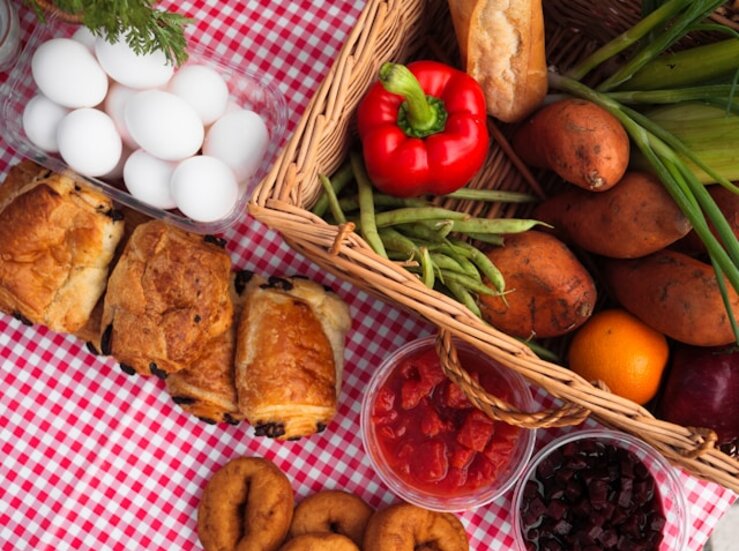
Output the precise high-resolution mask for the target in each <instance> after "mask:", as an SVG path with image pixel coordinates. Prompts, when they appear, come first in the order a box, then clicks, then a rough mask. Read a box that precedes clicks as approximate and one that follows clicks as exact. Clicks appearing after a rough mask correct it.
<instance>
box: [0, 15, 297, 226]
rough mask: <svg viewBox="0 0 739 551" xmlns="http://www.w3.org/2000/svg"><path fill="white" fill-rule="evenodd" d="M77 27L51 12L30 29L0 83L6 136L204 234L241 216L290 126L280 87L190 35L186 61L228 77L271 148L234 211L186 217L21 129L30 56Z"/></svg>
mask: <svg viewBox="0 0 739 551" xmlns="http://www.w3.org/2000/svg"><path fill="white" fill-rule="evenodd" d="M78 28H79V26H78V25H73V24H69V23H65V22H63V21H60V20H59V19H57V18H55V17H53V16H51V17H50V16H47V21H46V23H39V24H38V25H37V27H36V29H35V30H34V32H33V33H32V34H31V36H30V37H29V39H28V42H27V43H26V46H25V48H24V49H23V51H22V52H21V54H20V56H19V58H18V61H17V63H16V64H15V66H14V67H13V70H12V71H11V73H10V74H9V76H8V80H7V81H6V83H5V84H4V85H3V86H2V87H0V115H1V116H2V119H3V121H4V128H3V138H4V139H5V141H6V142H7V143H8V145H10V146H11V147H12V148H13V149H15V151H17V152H18V153H19V154H21V155H23V156H25V157H28V158H30V159H31V160H33V161H35V162H36V163H38V164H40V165H42V166H44V167H46V168H48V169H50V170H53V171H55V172H59V173H72V174H74V176H75V178H80V179H82V180H84V181H86V182H88V183H89V184H91V185H92V186H93V187H95V188H97V189H99V190H101V191H102V192H103V193H104V194H106V195H107V196H109V197H110V198H111V199H113V200H114V201H115V202H117V203H119V204H122V205H126V206H128V207H131V208H133V209H136V210H138V211H139V212H142V213H144V214H146V215H148V216H150V217H152V218H156V219H162V220H166V221H167V222H170V223H172V224H174V225H176V226H179V227H180V228H182V229H184V230H186V231H191V232H194V233H200V234H214V233H219V232H221V231H223V230H225V229H226V228H228V227H229V226H231V225H232V224H234V223H235V222H236V220H238V219H239V218H240V217H241V215H242V214H244V212H245V210H246V204H247V203H248V201H249V198H250V196H251V194H252V192H253V191H254V189H255V188H256V186H257V184H258V183H259V182H260V181H261V180H262V179H263V178H264V176H266V174H267V173H268V172H269V170H270V168H271V167H272V165H273V164H274V162H275V160H276V158H277V155H278V154H279V151H280V148H281V146H282V143H283V140H284V138H285V132H286V126H287V104H286V102H285V98H284V97H283V96H282V95H281V94H280V93H279V92H278V91H277V88H276V87H275V86H274V85H273V84H272V83H271V82H269V81H267V80H266V79H265V78H263V77H262V76H260V75H257V74H256V73H252V72H250V71H249V70H247V69H244V68H243V67H241V66H237V65H236V62H235V60H233V59H232V58H231V57H229V56H228V54H227V53H218V52H217V51H216V50H214V49H212V48H209V47H206V46H203V45H202V44H198V43H196V42H194V41H192V40H189V44H188V53H189V59H188V61H187V64H191V63H198V64H202V65H206V66H208V67H210V68H212V69H215V70H216V71H217V72H218V73H219V74H220V75H221V76H222V77H223V78H224V80H225V81H226V84H227V85H228V88H229V93H230V97H231V100H232V101H234V102H235V103H236V104H238V105H239V106H240V107H241V108H243V109H250V110H252V111H254V112H256V113H258V114H259V115H260V116H261V117H262V119H263V120H264V122H265V123H266V126H267V129H268V131H269V144H268V147H267V151H266V153H265V155H264V157H263V159H262V162H261V164H260V166H259V168H258V170H257V171H256V173H255V174H254V175H253V176H252V177H251V178H250V179H249V181H248V182H242V183H241V185H240V195H239V198H238V200H237V202H236V204H235V205H234V207H233V209H232V210H231V212H230V213H229V214H228V215H227V216H225V217H224V218H221V219H219V220H216V221H213V222H199V221H196V220H193V219H190V218H188V217H187V216H185V215H184V214H182V213H181V212H180V211H178V210H176V209H173V210H164V209H159V208H155V207H152V206H150V205H148V204H147V203H144V202H142V201H140V200H138V199H137V198H135V197H133V196H132V195H131V194H130V193H129V192H128V191H127V190H126V188H125V186H124V185H123V182H122V181H120V180H118V181H111V180H104V179H101V178H91V177H86V176H80V175H77V174H75V173H74V172H73V171H72V170H71V169H70V168H69V167H68V166H67V164H66V163H64V161H63V160H62V158H61V157H60V156H59V155H58V154H54V153H47V152H45V151H43V150H42V149H40V148H38V147H37V146H35V145H34V144H33V143H31V142H30V140H28V138H27V137H26V135H25V132H24V131H23V126H22V116H23V110H24V108H25V106H26V104H27V103H28V101H29V100H30V99H31V98H32V97H33V96H35V95H36V93H37V92H38V90H37V87H36V84H35V83H34V81H33V77H32V75H31V59H32V57H33V54H34V52H35V51H36V48H37V47H38V46H39V45H40V44H41V43H43V42H45V41H46V40H49V39H51V38H57V37H71V36H72V34H74V32H75V31H76V30H77V29H78Z"/></svg>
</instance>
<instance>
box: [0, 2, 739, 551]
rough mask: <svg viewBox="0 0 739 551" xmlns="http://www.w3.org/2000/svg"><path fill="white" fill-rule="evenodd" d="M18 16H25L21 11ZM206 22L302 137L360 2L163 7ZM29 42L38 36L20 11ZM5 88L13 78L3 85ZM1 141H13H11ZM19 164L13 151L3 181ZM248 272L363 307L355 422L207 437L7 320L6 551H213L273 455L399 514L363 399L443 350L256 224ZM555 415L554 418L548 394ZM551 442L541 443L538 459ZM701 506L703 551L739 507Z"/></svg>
mask: <svg viewBox="0 0 739 551" xmlns="http://www.w3.org/2000/svg"><path fill="white" fill-rule="evenodd" d="M17 2H18V3H19V4H20V0H17ZM165 4H172V5H176V8H177V9H178V10H179V11H180V12H184V13H186V14H188V15H189V16H191V17H193V18H194V20H195V22H196V23H195V26H194V28H193V29H192V31H193V37H194V39H195V40H198V41H200V42H204V43H207V44H209V45H211V46H213V47H215V48H216V49H217V50H218V51H221V52H229V53H230V54H231V55H233V57H234V59H235V60H236V62H237V64H239V65H243V66H245V67H248V68H250V69H252V70H256V71H258V72H261V73H264V74H266V75H268V76H269V78H270V79H271V80H272V81H273V82H275V83H276V84H277V85H278V86H279V89H280V90H281V91H282V92H283V93H284V94H285V96H286V98H287V102H288V105H289V110H290V121H289V123H290V124H289V130H290V131H292V130H293V129H294V128H295V126H296V124H297V123H298V121H299V119H300V117H301V115H302V113H303V111H304V110H305V108H306V106H307V104H308V101H309V99H310V97H311V96H312V94H313V93H314V92H315V91H316V89H317V88H318V86H319V84H320V82H321V81H322V79H323V78H324V76H325V75H326V73H327V72H328V69H329V67H330V64H331V62H332V60H333V59H334V58H335V57H336V55H337V53H338V51H339V49H340V48H341V45H342V43H343V41H344V39H345V37H346V36H347V34H348V33H349V32H350V30H351V29H352V27H353V25H354V23H355V21H356V19H357V17H358V15H359V13H360V10H361V7H362V6H363V4H364V2H359V1H357V0H299V1H297V0H293V1H287V0H286V1H283V2H278V1H276V0H248V1H238V0H227V1H221V0H209V1H207V2H192V1H185V0H183V1H180V2H177V3H175V2H165ZM19 10H20V13H21V21H22V27H23V34H24V37H25V36H27V35H28V33H29V32H30V31H31V30H32V29H33V27H34V26H35V25H36V22H35V18H34V16H33V14H32V13H31V12H30V11H29V10H28V9H26V8H19ZM5 78H6V75H4V74H0V83H1V82H2V81H4V80H5ZM0 128H2V125H0ZM17 160H18V157H17V155H16V154H15V153H14V152H13V151H12V150H10V149H9V148H8V146H7V145H6V144H5V143H4V142H2V140H0V174H1V175H3V176H4V174H5V173H6V171H7V168H8V166H9V165H10V164H12V163H15V162H16V161H17ZM225 237H226V238H228V243H229V245H228V247H229V250H230V252H231V253H232V257H233V260H234V263H235V264H236V265H237V266H240V267H243V268H247V269H251V270H255V271H257V272H260V273H265V274H272V273H287V274H292V273H302V274H305V275H308V276H310V277H312V278H314V279H317V280H319V281H321V282H323V283H326V284H329V285H331V286H332V287H334V288H335V289H336V290H337V291H338V293H339V294H340V295H341V296H342V297H343V298H344V299H345V300H346V301H347V302H348V303H349V304H350V306H351V313H352V317H353V319H354V327H353V330H352V332H351V333H350V335H349V341H348V346H347V351H346V361H347V366H346V375H345V383H344V387H343V393H342V396H341V406H340V409H339V413H338V415H337V417H336V419H335V421H334V422H333V423H332V424H331V425H330V427H329V430H327V431H326V432H324V433H323V434H321V435H318V436H315V437H312V438H310V439H304V440H302V441H298V442H292V443H290V442H288V443H278V442H274V441H271V440H268V439H265V438H255V437H254V434H253V429H252V428H250V427H248V426H247V425H246V424H242V425H241V426H237V427H233V426H228V425H218V426H209V425H205V424H203V423H201V422H198V421H197V420H195V419H194V418H192V417H190V416H188V415H187V414H185V413H183V412H182V411H181V410H180V409H179V407H178V406H176V405H175V404H174V403H173V402H172V401H171V400H170V399H169V397H168V394H167V393H166V392H165V390H164V387H163V383H162V382H161V381H160V380H158V379H156V378H149V379H143V378H140V377H128V376H126V375H124V374H123V373H122V372H121V371H120V370H119V369H118V367H117V366H116V363H115V362H114V361H113V360H110V359H108V360H103V359H99V358H97V357H95V356H92V355H90V354H89V353H88V352H87V350H86V348H85V347H84V345H83V343H81V342H79V341H77V340H75V339H74V338H72V337H68V336H65V335H60V334H56V333H53V332H51V331H49V330H47V329H46V328H44V327H33V328H28V327H25V326H23V325H22V324H21V323H20V322H18V321H16V320H14V319H13V318H11V317H8V316H2V315H0V389H1V390H0V459H1V460H0V548H1V549H2V550H4V551H10V550H23V551H28V550H50V551H51V550H54V551H59V550H67V549H89V550H103V549H132V550H133V549H135V550H142V549H145V550H156V549H167V550H172V549H183V550H184V549H200V544H199V541H198V538H197V534H196V531H195V528H196V509H197V505H198V501H199V499H200V495H201V492H202V490H203V487H204V485H205V483H206V482H207V480H208V479H209V478H210V477H211V475H212V474H213V472H214V471H215V470H216V469H217V468H218V467H219V466H221V465H223V464H224V463H226V462H227V461H228V460H230V459H231V458H234V457H237V456H244V455H262V456H266V457H268V458H270V459H271V460H273V461H274V462H275V463H276V464H277V465H278V466H279V467H280V468H282V469H283V470H284V471H285V472H286V474H287V475H288V477H289V479H290V480H291V481H292V484H293V488H294V490H295V492H296V496H297V498H298V499H300V498H302V497H304V496H306V495H308V494H310V493H313V492H316V491H318V490H321V489H324V488H343V489H346V490H349V491H353V492H356V493H357V494H359V495H360V496H362V497H363V498H365V499H366V500H367V501H368V502H369V503H370V504H371V505H373V506H374V507H378V506H381V505H383V504H388V503H391V502H393V501H396V498H395V497H394V496H393V494H391V492H390V491H389V490H388V489H387V488H386V487H385V486H384V485H383V484H382V483H381V482H380V481H379V479H378V478H377V476H375V474H374V473H373V471H372V469H371V467H370V464H369V461H368V459H367V457H366V455H365V453H364V451H363V449H362V443H361V441H360V437H359V406H360V401H361V397H362V389H363V388H365V386H366V385H367V383H368V382H369V378H370V374H371V373H372V370H373V368H374V367H375V366H377V365H378V364H379V363H380V362H381V360H382V359H383V358H384V357H385V356H386V355H387V354H388V353H390V352H391V351H393V350H395V349H396V348H397V347H398V346H400V345H401V344H403V343H405V342H407V341H409V340H411V339H413V338H415V337H418V336H420V335H426V334H429V333H430V331H431V328H430V327H429V326H428V325H427V324H425V323H424V322H423V321H421V320H420V319H418V318H415V317H413V316H412V315H410V314H408V313H406V312H404V311H401V310H400V309H398V308H395V307H393V306H392V305H390V304H386V303H383V302H380V301H378V300H376V299H374V298H372V297H370V296H368V295H367V294H366V293H364V292H362V291H359V290H358V289H356V288H354V287H353V286H351V285H349V284H347V283H345V282H341V281H338V280H336V279H335V278H334V277H332V276H330V275H327V274H325V273H322V272H321V270H320V268H318V267H317V266H316V265H315V264H313V263H311V262H310V261H309V260H307V259H305V258H304V257H302V256H300V255H298V254H296V253H295V252H293V251H292V250H290V249H289V248H288V247H287V246H286V245H285V244H284V243H283V242H282V240H281V239H280V238H279V236H278V235H276V234H275V233H274V232H272V231H270V230H267V229H266V228H265V227H264V226H262V225H261V224H259V223H257V222H255V221H254V220H252V219H249V218H248V217H247V216H246V215H244V217H243V219H242V220H241V221H240V223H238V224H237V226H236V227H235V228H233V229H232V230H230V231H229V232H227V234H226V235H225ZM536 398H537V401H539V402H540V403H541V404H542V406H546V405H549V404H550V401H549V399H548V397H546V396H544V394H543V393H541V392H538V393H537V394H536ZM552 436H553V434H552V433H546V432H544V431H539V437H538V443H539V445H541V444H543V443H545V442H547V441H549V440H550V439H551V438H552ZM680 477H681V480H682V482H683V486H684V488H685V490H686V492H687V495H688V500H689V502H690V505H691V506H690V513H691V523H692V526H691V527H690V534H691V539H690V544H689V546H688V548H687V549H688V550H691V551H698V550H700V549H702V546H703V544H704V543H705V542H706V540H707V538H708V537H709V535H710V533H711V531H712V530H713V528H714V527H715V525H716V523H717V521H718V520H719V519H720V518H721V516H722V515H723V514H724V513H725V512H726V510H727V509H728V507H729V505H730V504H731V502H732V501H733V500H734V499H735V498H736V496H735V495H734V494H733V493H731V492H730V491H728V490H725V489H723V488H722V487H720V486H717V485H715V484H710V483H706V482H702V481H699V480H697V479H695V478H693V477H691V476H689V475H687V474H685V473H683V472H681V473H680ZM510 509H511V495H510V493H509V494H508V495H507V496H505V497H503V498H501V499H498V500H497V501H495V502H494V503H492V504H490V505H488V506H485V507H482V508H480V509H478V510H475V511H470V512H467V513H464V514H461V515H460V516H461V518H462V521H463V523H464V525H465V527H466V528H467V532H468V534H469V537H470V542H471V549H473V550H483V549H502V550H506V549H513V538H512V517H511V513H510Z"/></svg>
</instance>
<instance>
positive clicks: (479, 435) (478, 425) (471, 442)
mask: <svg viewBox="0 0 739 551" xmlns="http://www.w3.org/2000/svg"><path fill="white" fill-rule="evenodd" d="M494 433H495V425H494V423H493V420H492V419H490V418H489V417H488V416H487V415H485V414H484V413H483V412H481V411H480V410H479V409H475V410H472V411H470V412H469V413H468V414H467V417H465V419H464V423H462V426H461V427H460V429H459V432H458V433H457V442H459V443H460V444H462V445H463V446H466V447H468V448H470V449H471V450H475V451H477V452H481V451H483V450H484V449H485V446H487V443H488V441H489V440H490V438H492V436H493V434H494Z"/></svg>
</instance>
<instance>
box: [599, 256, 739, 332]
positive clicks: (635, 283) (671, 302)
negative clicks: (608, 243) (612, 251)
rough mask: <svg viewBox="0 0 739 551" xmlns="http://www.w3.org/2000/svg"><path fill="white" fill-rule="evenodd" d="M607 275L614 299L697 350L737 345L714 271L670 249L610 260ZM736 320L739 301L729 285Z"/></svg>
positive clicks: (640, 317)
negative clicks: (626, 258) (697, 348)
mask: <svg viewBox="0 0 739 551" xmlns="http://www.w3.org/2000/svg"><path fill="white" fill-rule="evenodd" d="M603 275H604V278H605V282H606V285H607V287H608V290H609V292H610V293H611V294H612V296H613V298H614V299H615V300H617V301H618V302H619V303H621V305H622V306H623V307H624V308H625V309H626V310H628V311H629V312H631V313H632V314H634V315H635V316H636V317H638V318H639V319H641V320H642V321H643V322H644V323H646V324H647V325H649V326H651V327H653V328H654V329H656V330H657V331H659V332H661V333H664V334H665V335H667V336H668V337H671V338H673V339H675V340H676V341H680V342H683V343H686V344H692V345H695V346H719V345H726V344H729V343H731V342H733V341H734V334H733V332H732V330H731V326H730V324H729V319H728V316H727V314H726V310H725V308H724V304H723V301H722V300H721V293H720V291H719V288H718V282H717V281H716V275H715V273H714V271H713V268H712V267H711V266H710V265H708V264H705V263H703V262H700V261H699V260H696V259H694V258H692V257H690V256H688V255H686V254H683V253H679V252H676V251H672V250H669V249H666V250H663V251H659V252H657V253H654V254H652V255H649V256H645V257H643V258H639V259H636V260H607V261H606V263H605V266H604V270H603ZM727 288H728V292H729V299H730V302H731V305H732V310H733V312H734V316H739V296H737V294H736V293H735V292H734V291H733V289H732V288H731V285H730V284H728V282H727Z"/></svg>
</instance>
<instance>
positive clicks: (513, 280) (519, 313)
mask: <svg viewBox="0 0 739 551" xmlns="http://www.w3.org/2000/svg"><path fill="white" fill-rule="evenodd" d="M487 254H488V258H490V260H491V261H492V262H493V264H495V265H496V266H497V267H498V269H499V270H500V271H501V273H502V274H503V277H504V278H505V283H506V289H507V290H508V291H509V292H507V293H506V294H505V296H504V297H503V298H501V297H498V296H481V297H480V299H479V302H480V310H481V312H482V315H483V318H484V319H485V320H486V321H487V322H488V323H490V324H491V325H492V326H493V327H496V328H497V329H499V330H501V331H503V332H504V333H506V334H508V335H512V336H514V337H521V338H530V337H539V338H547V337H556V336H560V335H564V334H565V333H567V332H569V331H572V330H573V329H576V328H577V327H579V326H580V325H582V324H583V323H584V322H585V321H586V320H587V319H588V318H589V317H590V315H591V314H592V313H593V308H594V307H595V301H596V298H597V292H596V289H595V284H594V282H593V279H592V278H591V277H590V274H589V273H588V272H587V270H586V269H585V268H584V267H583V266H582V264H580V262H579V261H578V260H577V258H576V257H575V255H574V254H572V252H571V251H570V250H569V249H568V248H567V246H566V245H564V243H562V242H561V241H559V240H558V239H557V238H555V237H554V236H552V235H549V234H546V233H542V232H537V231H528V232H524V233H520V234H515V235H509V236H506V238H505V245H504V246H502V247H496V248H495V249H492V250H491V251H490V252H488V253H487Z"/></svg>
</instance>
